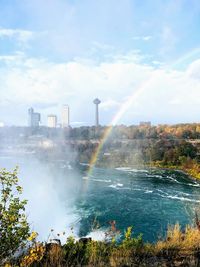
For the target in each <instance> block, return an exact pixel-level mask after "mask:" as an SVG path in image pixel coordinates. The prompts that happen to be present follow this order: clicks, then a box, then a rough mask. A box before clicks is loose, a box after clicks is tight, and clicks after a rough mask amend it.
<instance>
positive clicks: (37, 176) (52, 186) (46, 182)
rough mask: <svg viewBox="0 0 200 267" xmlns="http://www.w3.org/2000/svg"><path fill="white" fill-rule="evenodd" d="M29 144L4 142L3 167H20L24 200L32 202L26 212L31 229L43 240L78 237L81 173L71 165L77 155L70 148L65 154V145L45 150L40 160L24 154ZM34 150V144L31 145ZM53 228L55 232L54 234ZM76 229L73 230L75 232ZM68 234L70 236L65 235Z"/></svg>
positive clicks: (36, 155) (1, 157)
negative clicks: (23, 148) (53, 149)
mask: <svg viewBox="0 0 200 267" xmlns="http://www.w3.org/2000/svg"><path fill="white" fill-rule="evenodd" d="M27 144H28V143H22V144H21V147H20V145H19V144H15V142H14V139H13V142H12V139H9V141H8V140H7V142H5V140H4V142H2V144H1V146H2V147H1V150H0V167H1V168H6V169H8V170H9V171H12V170H13V169H14V168H15V167H16V166H18V167H19V172H18V177H19V184H20V185H21V186H22V187H23V195H22V198H23V199H27V200H28V204H27V205H26V213H27V217H28V222H29V223H30V227H31V230H34V231H36V232H38V234H39V239H40V240H43V241H47V240H48V238H58V235H57V234H59V239H61V240H63V241H64V239H66V236H68V235H70V234H72V231H73V234H74V235H75V236H76V235H78V221H79V217H78V215H77V213H76V208H75V202H76V200H77V198H78V196H79V192H80V189H81V182H80V180H81V174H80V172H79V171H77V170H75V167H74V166H71V162H70V159H71V160H72V161H73V157H74V153H72V152H71V151H70V148H69V147H68V148H67V147H65V149H66V151H65V153H64V157H63V158H62V156H63V153H61V152H62V151H61V150H62V146H61V145H60V146H57V148H56V151H54V153H52V151H49V152H48V151H47V150H45V153H44V151H43V153H42V154H41V155H40V156H39V157H38V154H34V153H32V152H34V151H23V150H22V147H23V146H25V145H27ZM29 149H30V143H29ZM52 229H53V231H52ZM72 229H73V230H72ZM63 232H65V235H66V236H63V235H62V233H63Z"/></svg>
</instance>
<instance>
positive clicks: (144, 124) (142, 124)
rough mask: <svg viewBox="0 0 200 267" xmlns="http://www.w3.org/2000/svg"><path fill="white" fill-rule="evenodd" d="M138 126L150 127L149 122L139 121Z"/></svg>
mask: <svg viewBox="0 0 200 267" xmlns="http://www.w3.org/2000/svg"><path fill="white" fill-rule="evenodd" d="M140 126H144V127H151V122H150V121H141V122H140Z"/></svg>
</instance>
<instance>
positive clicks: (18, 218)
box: [0, 169, 30, 266]
mask: <svg viewBox="0 0 200 267" xmlns="http://www.w3.org/2000/svg"><path fill="white" fill-rule="evenodd" d="M21 194H22V187H21V186H19V185H18V178H17V169H15V170H14V171H13V172H8V171H6V170H5V169H3V170H1V171H0V265H1V266H2V264H3V262H4V261H5V260H7V259H9V258H10V257H12V256H14V255H15V253H16V252H17V251H19V250H20V249H22V248H23V247H24V246H25V244H26V242H27V238H28V237H29V235H30V233H29V225H28V223H27V220H26V215H25V212H24V211H25V205H26V203H27V201H26V200H21V199H20V195H21Z"/></svg>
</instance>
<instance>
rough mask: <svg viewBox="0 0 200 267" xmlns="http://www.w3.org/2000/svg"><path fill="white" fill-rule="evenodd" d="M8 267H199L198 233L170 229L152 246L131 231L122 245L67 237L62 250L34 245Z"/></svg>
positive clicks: (195, 230) (50, 246)
mask: <svg viewBox="0 0 200 267" xmlns="http://www.w3.org/2000/svg"><path fill="white" fill-rule="evenodd" d="M36 248H37V249H36ZM37 251H38V252H37ZM37 253H38V254H37ZM7 264H8V263H7ZM9 264H10V265H7V266H27V267H28V266H30V267H41V266H44V267H49V266H52V267H64V266H66V267H75V266H87V267H93V266H102V267H103V266H106V267H119V266H124V267H125V266H146V267H147V266H148V267H150V266H152V267H153V266H163V267H164V266H191V267H192V266H200V265H198V264H200V231H199V229H198V228H196V227H192V226H189V225H188V226H186V228H185V229H184V230H181V227H180V225H179V224H176V225H174V226H169V227H168V230H167V233H166V238H165V239H163V240H158V241H157V242H156V243H155V244H151V243H144V242H143V240H142V236H141V235H139V236H137V237H133V236H132V228H131V227H129V228H128V229H127V231H126V232H125V235H124V239H123V240H122V241H121V243H117V242H116V241H115V240H114V239H112V240H111V241H110V242H106V241H94V240H91V239H83V240H79V241H76V240H75V239H74V238H73V237H72V236H70V237H68V238H67V240H66V243H65V244H64V245H62V246H61V245H60V244H45V243H36V244H35V245H34V247H32V248H30V250H29V251H27V252H26V254H25V255H23V256H21V257H19V258H18V259H17V260H15V261H14V262H12V263H9Z"/></svg>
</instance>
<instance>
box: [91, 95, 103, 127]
mask: <svg viewBox="0 0 200 267" xmlns="http://www.w3.org/2000/svg"><path fill="white" fill-rule="evenodd" d="M93 103H94V104H95V125H96V127H98V126H99V104H100V103H101V101H100V100H99V99H98V98H95V99H94V101H93Z"/></svg>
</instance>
